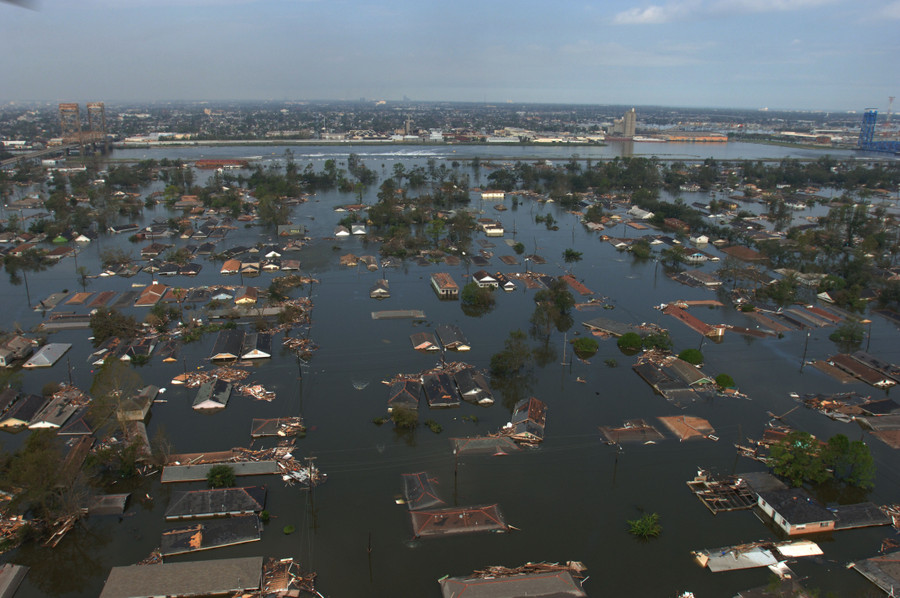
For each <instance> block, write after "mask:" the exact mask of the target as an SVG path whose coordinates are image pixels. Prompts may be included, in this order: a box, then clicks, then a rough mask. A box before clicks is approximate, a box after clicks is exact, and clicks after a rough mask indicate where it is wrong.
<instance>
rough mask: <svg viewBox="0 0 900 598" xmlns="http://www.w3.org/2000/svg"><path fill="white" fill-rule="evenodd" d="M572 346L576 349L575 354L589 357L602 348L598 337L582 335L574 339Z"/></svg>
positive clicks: (584, 357)
mask: <svg viewBox="0 0 900 598" xmlns="http://www.w3.org/2000/svg"><path fill="white" fill-rule="evenodd" d="M572 348H574V349H575V354H576V355H578V357H581V358H582V359H587V358H588V357H591V356H593V355H594V353H596V352H597V349H599V348H600V344H599V343H598V342H597V340H596V339H593V338H589V337H586V336H582V337H579V338H576V339H575V340H574V341H572Z"/></svg>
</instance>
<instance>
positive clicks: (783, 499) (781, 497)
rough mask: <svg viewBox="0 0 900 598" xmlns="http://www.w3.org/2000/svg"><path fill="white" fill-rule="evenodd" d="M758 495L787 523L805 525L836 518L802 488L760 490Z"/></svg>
mask: <svg viewBox="0 0 900 598" xmlns="http://www.w3.org/2000/svg"><path fill="white" fill-rule="evenodd" d="M759 496H760V498H762V499H763V500H764V501H766V502H767V503H769V505H770V506H771V507H772V508H773V509H774V510H775V512H776V513H778V514H779V515H781V517H782V518H784V519H785V520H786V521H787V523H788V524H789V525H805V524H808V523H820V522H823V521H834V520H835V519H836V518H835V516H834V515H833V514H832V512H831V511H829V510H828V509H826V508H825V507H823V506H822V505H821V504H819V502H818V501H817V500H816V499H814V498H813V497H812V496H810V495H809V493H808V492H806V491H805V490H803V489H789V490H775V491H771V492H760V493H759Z"/></svg>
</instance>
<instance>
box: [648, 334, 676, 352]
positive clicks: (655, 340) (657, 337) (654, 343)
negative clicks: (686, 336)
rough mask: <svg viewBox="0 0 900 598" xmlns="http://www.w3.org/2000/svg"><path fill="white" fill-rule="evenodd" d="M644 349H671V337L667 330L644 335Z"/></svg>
mask: <svg viewBox="0 0 900 598" xmlns="http://www.w3.org/2000/svg"><path fill="white" fill-rule="evenodd" d="M644 348H645V349H656V350H658V351H671V350H672V337H670V336H669V333H668V332H665V331H661V332H654V333H651V334H648V335H647V336H645V337H644Z"/></svg>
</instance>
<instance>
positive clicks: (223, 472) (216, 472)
mask: <svg viewBox="0 0 900 598" xmlns="http://www.w3.org/2000/svg"><path fill="white" fill-rule="evenodd" d="M234 483H235V475H234V468H233V467H231V466H230V465H224V464H219V465H213V466H212V467H211V468H210V470H209V472H208V473H207V474H206V484H207V486H209V487H210V488H230V487H232V486H234Z"/></svg>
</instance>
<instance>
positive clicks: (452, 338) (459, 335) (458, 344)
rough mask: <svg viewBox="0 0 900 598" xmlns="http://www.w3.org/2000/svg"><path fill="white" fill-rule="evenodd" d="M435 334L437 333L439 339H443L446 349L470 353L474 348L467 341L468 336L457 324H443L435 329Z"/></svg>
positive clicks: (442, 342)
mask: <svg viewBox="0 0 900 598" xmlns="http://www.w3.org/2000/svg"><path fill="white" fill-rule="evenodd" d="M435 332H437V335H438V338H439V339H441V344H442V345H444V348H445V349H450V350H451V351H468V350H469V349H471V348H472V346H471V345H469V341H468V340H467V339H466V335H464V334H463V331H462V330H461V329H460V327H459V326H457V325H455V324H441V325H440V326H438V327H437V328H436V329H435Z"/></svg>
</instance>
